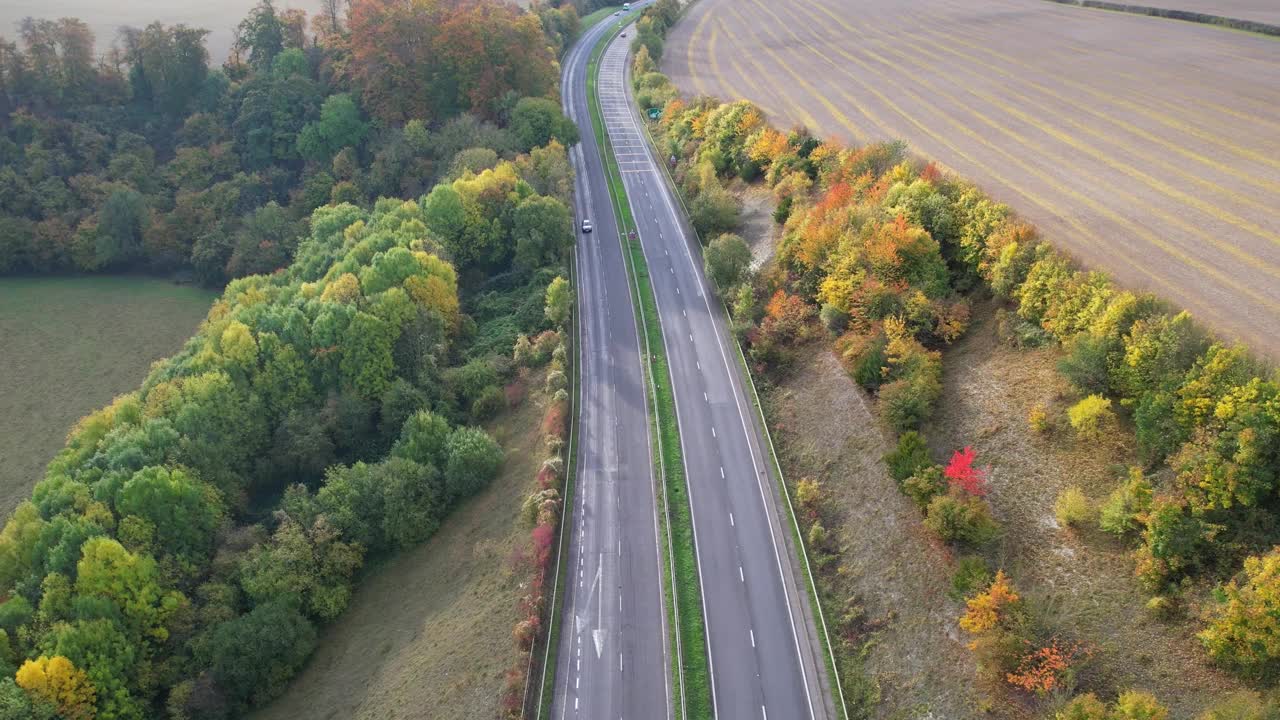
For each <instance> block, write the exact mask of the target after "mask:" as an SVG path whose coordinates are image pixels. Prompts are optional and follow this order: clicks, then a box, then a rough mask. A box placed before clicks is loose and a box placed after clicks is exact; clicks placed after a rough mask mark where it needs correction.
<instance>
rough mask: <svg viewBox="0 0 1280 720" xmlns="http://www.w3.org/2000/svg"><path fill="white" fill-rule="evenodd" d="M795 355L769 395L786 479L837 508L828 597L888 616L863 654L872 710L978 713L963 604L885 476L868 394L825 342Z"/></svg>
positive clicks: (916, 519)
mask: <svg viewBox="0 0 1280 720" xmlns="http://www.w3.org/2000/svg"><path fill="white" fill-rule="evenodd" d="M799 355H800V359H799V360H798V361H797V366H796V368H795V371H794V372H793V373H791V375H790V377H788V378H787V379H786V380H785V381H783V382H781V383H780V384H778V385H777V386H774V387H769V388H764V395H763V398H762V400H763V402H764V405H765V408H766V412H767V414H768V417H769V422H770V425H771V426H772V427H773V431H774V439H775V441H777V443H778V451H779V453H780V456H781V457H780V460H781V462H782V465H783V469H784V471H785V473H786V475H787V478H788V480H789V481H790V482H792V483H793V484H794V483H795V482H796V481H798V480H799V479H801V478H804V477H811V478H815V479H819V480H820V481H821V482H822V483H823V485H824V487H825V488H826V489H827V491H828V492H829V493H830V496H831V499H832V502H833V504H834V508H833V512H832V514H833V515H834V516H835V517H837V518H838V521H839V522H838V525H839V530H834V529H833V530H832V531H833V532H834V533H835V535H836V537H837V539H838V542H839V545H840V546H841V547H842V548H843V549H844V552H843V558H842V562H843V566H842V567H841V568H840V569H839V571H838V572H837V573H836V574H834V575H832V574H828V576H827V577H826V579H825V580H824V581H823V582H824V584H827V586H828V587H831V588H832V589H831V590H829V591H826V592H824V594H826V595H835V596H836V597H850V596H856V597H857V598H858V599H859V602H860V603H861V604H862V606H863V607H864V608H865V609H866V612H867V615H868V619H869V620H870V621H871V623H872V624H876V623H879V622H881V621H883V625H882V626H880V627H879V629H878V630H876V631H875V632H874V636H873V640H872V644H871V649H870V654H869V656H868V658H867V661H866V667H867V669H868V671H869V672H870V673H871V675H872V676H873V677H874V678H875V681H876V682H877V684H878V685H879V690H880V694H881V698H882V701H881V703H880V705H879V707H878V709H877V712H876V716H877V717H883V718H890V717H914V718H965V717H974V716H976V715H977V711H976V708H977V707H978V704H979V702H980V698H979V697H978V696H977V694H976V693H975V692H974V691H973V690H972V684H973V677H974V666H973V661H972V658H971V657H970V655H969V653H968V651H967V650H966V649H965V647H964V645H963V640H964V638H962V637H961V632H960V630H959V628H958V627H957V625H956V618H957V617H958V615H959V613H960V605H959V604H958V603H956V602H954V601H952V600H950V599H949V598H948V597H947V594H946V592H947V589H948V588H949V587H950V584H949V583H950V570H949V568H948V558H947V551H946V549H945V548H943V547H940V546H939V545H938V544H937V543H935V542H934V541H933V540H932V538H931V537H930V536H929V535H928V533H927V531H926V530H925V529H924V527H923V526H922V525H921V523H920V513H919V511H918V510H916V508H915V505H913V504H912V502H911V501H910V500H909V499H908V498H907V497H906V496H904V495H902V494H901V493H900V492H899V491H898V488H897V485H896V484H895V483H894V481H893V479H892V478H890V477H889V475H888V473H887V472H886V470H885V467H884V463H882V462H881V460H880V458H881V457H882V456H883V454H884V453H885V452H886V450H888V447H889V445H888V441H887V440H886V439H885V436H884V435H883V434H882V433H881V430H880V429H879V426H878V424H877V421H876V419H875V418H874V417H873V416H872V414H871V412H870V410H869V408H868V405H867V402H866V400H865V398H864V397H863V394H862V391H861V390H860V389H859V388H858V387H857V386H856V385H855V384H854V383H853V381H852V380H850V379H849V377H848V376H847V375H846V374H845V372H844V370H843V369H842V368H841V367H840V365H839V363H838V362H837V360H836V358H835V356H834V355H833V354H832V353H831V352H830V351H829V350H827V349H826V348H825V347H822V346H821V345H812V346H810V347H809V348H807V349H805V350H802V351H801V352H800V353H799ZM839 611H840V609H839V608H830V607H829V608H827V612H828V613H829V614H832V615H834V613H837V612H839Z"/></svg>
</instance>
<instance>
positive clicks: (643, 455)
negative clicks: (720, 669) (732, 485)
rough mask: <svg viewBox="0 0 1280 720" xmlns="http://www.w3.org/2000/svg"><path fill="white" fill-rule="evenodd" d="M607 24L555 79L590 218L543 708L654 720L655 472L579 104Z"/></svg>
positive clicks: (632, 332)
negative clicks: (572, 488)
mask: <svg viewBox="0 0 1280 720" xmlns="http://www.w3.org/2000/svg"><path fill="white" fill-rule="evenodd" d="M613 24H614V23H613V22H610V21H606V22H603V23H600V24H598V25H596V26H595V27H593V28H591V29H590V30H588V31H587V32H586V33H584V34H583V36H582V37H581V38H580V39H579V40H578V42H577V44H576V45H575V46H574V47H573V49H572V50H570V51H569V53H568V54H567V55H566V56H565V59H564V61H563V68H562V77H561V88H562V94H563V101H564V109H565V113H566V114H567V115H568V116H569V117H570V118H572V119H573V120H574V121H575V122H576V123H577V124H578V127H579V128H581V129H582V135H583V139H582V142H580V143H579V144H577V145H575V146H573V147H572V148H571V149H570V160H571V162H572V163H573V167H574V171H575V178H574V214H575V220H574V221H575V226H577V227H579V228H580V227H581V223H582V219H584V218H590V219H591V221H592V222H593V223H594V225H595V232H594V233H592V234H579V241H578V243H577V248H576V251H575V252H576V259H577V273H578V279H577V287H576V288H575V290H576V292H577V298H578V300H577V312H578V316H577V317H578V322H579V325H580V328H581V334H580V342H579V344H578V352H579V356H578V357H579V367H580V368H581V385H580V392H581V395H580V408H581V410H580V412H581V416H580V417H581V423H580V429H579V435H578V446H577V447H578V450H577V453H578V454H577V473H578V474H577V477H576V478H571V481H572V482H576V488H577V490H576V492H577V496H576V497H575V502H574V506H573V508H572V520H571V524H570V525H569V527H568V532H570V533H571V534H572V535H571V538H572V543H571V549H570V552H569V562H568V565H567V568H568V572H567V573H566V574H565V575H564V576H563V577H560V578H559V586H560V588H561V589H562V591H563V592H564V593H565V595H564V611H563V614H562V616H561V617H560V618H558V619H557V622H558V623H561V625H560V627H561V632H560V646H559V648H558V652H557V655H556V661H557V667H556V685H555V696H554V698H553V703H552V717H553V718H556V719H564V718H581V719H583V720H613V719H614V718H617V719H619V720H630V719H632V718H636V719H645V720H650V719H653V720H657V719H660V718H670V717H671V716H672V711H673V705H672V700H671V698H672V687H671V682H670V678H669V676H668V669H669V668H670V666H671V663H670V660H669V657H668V655H667V652H668V648H667V642H666V638H667V631H666V628H667V624H666V623H667V620H666V617H665V609H664V604H663V596H662V585H661V579H660V574H659V568H660V565H659V563H660V562H663V561H664V558H663V557H662V556H660V554H659V550H658V548H659V547H660V545H659V543H658V541H657V538H658V522H657V520H658V516H657V513H656V501H655V496H654V483H655V482H656V476H655V472H654V469H653V463H652V457H653V455H652V453H651V449H650V438H649V421H648V415H647V413H646V395H645V390H644V374H643V373H642V370H641V364H640V363H641V359H640V342H639V336H638V331H637V327H636V320H635V315H634V312H633V306H632V303H631V296H630V292H629V290H628V288H629V284H628V280H627V272H626V267H625V266H624V264H623V258H622V248H621V245H620V242H619V237H618V229H617V225H616V223H615V220H614V215H613V208H612V205H611V202H610V199H609V192H608V186H607V184H606V182H605V174H604V168H603V165H602V164H601V158H600V152H599V149H598V147H597V145H596V143H595V142H594V139H593V137H592V133H591V117H590V114H589V112H588V109H587V88H586V71H587V61H588V58H589V56H590V53H591V48H592V47H593V46H594V45H595V43H596V41H598V40H599V39H600V37H601V35H602V34H604V33H605V32H607V31H608V30H609V29H610V28H611V26H613Z"/></svg>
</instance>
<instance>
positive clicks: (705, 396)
mask: <svg viewBox="0 0 1280 720" xmlns="http://www.w3.org/2000/svg"><path fill="white" fill-rule="evenodd" d="M702 399H703V400H704V401H706V402H711V398H709V397H707V394H706V393H702Z"/></svg>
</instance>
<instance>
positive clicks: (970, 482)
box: [942, 446, 987, 497]
mask: <svg viewBox="0 0 1280 720" xmlns="http://www.w3.org/2000/svg"><path fill="white" fill-rule="evenodd" d="M976 458H977V453H975V452H974V451H973V448H972V447H970V446H966V447H965V449H963V450H959V451H957V452H955V453H953V454H952V455H951V462H949V463H947V467H946V469H945V470H943V471H942V474H943V475H945V476H946V478H947V481H948V482H950V483H951V487H953V488H959V489H960V490H963V491H964V492H966V493H968V494H970V495H976V496H979V497H981V496H982V495H985V494H986V493H987V474H986V472H985V471H983V470H981V469H979V468H976V467H974V466H973V461H974V459H976Z"/></svg>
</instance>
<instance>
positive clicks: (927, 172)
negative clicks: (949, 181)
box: [920, 162, 942, 185]
mask: <svg viewBox="0 0 1280 720" xmlns="http://www.w3.org/2000/svg"><path fill="white" fill-rule="evenodd" d="M920 179H921V180H924V181H925V182H927V183H929V184H931V185H937V184H938V181H939V180H941V179H942V171H940V170H938V166H937V165H935V164H934V163H932V162H931V163H929V164H928V165H925V166H924V169H923V170H921V171H920Z"/></svg>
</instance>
